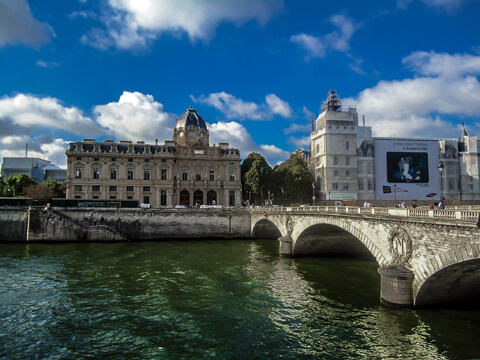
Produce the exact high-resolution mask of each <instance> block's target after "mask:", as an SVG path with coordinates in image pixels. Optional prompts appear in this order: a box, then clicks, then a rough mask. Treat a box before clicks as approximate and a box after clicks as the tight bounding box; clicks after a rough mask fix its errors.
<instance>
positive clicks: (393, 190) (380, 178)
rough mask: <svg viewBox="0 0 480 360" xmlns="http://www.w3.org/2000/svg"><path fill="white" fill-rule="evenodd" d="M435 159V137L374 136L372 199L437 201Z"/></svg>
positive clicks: (437, 186) (436, 146)
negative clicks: (398, 137)
mask: <svg viewBox="0 0 480 360" xmlns="http://www.w3.org/2000/svg"><path fill="white" fill-rule="evenodd" d="M438 159H439V147H438V141H436V140H421V139H418V140H414V139H376V140H375V183H376V198H377V199H380V200H432V201H433V200H439V199H440V174H439V172H438V168H437V165H438V161H439V160H438Z"/></svg>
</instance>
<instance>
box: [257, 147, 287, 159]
mask: <svg viewBox="0 0 480 360" xmlns="http://www.w3.org/2000/svg"><path fill="white" fill-rule="evenodd" d="M260 149H261V154H262V155H263V156H264V157H266V158H270V157H272V158H279V157H282V158H286V157H288V156H290V153H289V152H288V151H285V150H282V149H280V148H278V147H276V146H275V145H260Z"/></svg>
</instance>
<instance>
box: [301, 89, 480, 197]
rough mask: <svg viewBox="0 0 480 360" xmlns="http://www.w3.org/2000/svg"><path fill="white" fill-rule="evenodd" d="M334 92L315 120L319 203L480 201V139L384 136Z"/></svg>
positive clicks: (314, 161) (313, 152)
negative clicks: (343, 107)
mask: <svg viewBox="0 0 480 360" xmlns="http://www.w3.org/2000/svg"><path fill="white" fill-rule="evenodd" d="M341 106H342V105H341V101H340V98H339V97H338V95H337V93H336V92H335V91H334V90H331V91H330V92H329V94H328V98H327V100H326V101H325V102H324V104H323V107H322V110H324V111H323V112H322V113H321V114H320V115H319V116H318V118H317V119H316V121H315V126H314V128H313V129H312V133H311V141H310V156H311V157H310V159H311V160H310V161H311V166H312V169H313V174H314V178H315V183H316V191H317V194H316V195H317V199H320V201H322V200H324V201H330V200H332V201H345V200H359V201H374V200H381V201H384V200H402V201H403V200H411V201H422V200H423V201H434V200H437V201H438V200H440V198H441V197H442V196H443V198H444V199H446V200H462V201H475V200H480V180H479V179H480V162H479V161H480V142H479V140H477V137H476V136H469V135H468V134H467V132H466V130H465V125H464V126H463V129H462V133H461V135H460V138H459V139H458V140H457V139H425V138H394V137H392V138H380V137H373V136H372V128H371V127H369V126H365V123H364V122H363V124H361V125H360V124H359V123H358V114H357V111H356V108H355V107H353V106H349V107H348V109H347V110H342V109H341Z"/></svg>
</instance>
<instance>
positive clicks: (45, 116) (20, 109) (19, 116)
mask: <svg viewBox="0 0 480 360" xmlns="http://www.w3.org/2000/svg"><path fill="white" fill-rule="evenodd" d="M0 119H3V120H5V119H8V120H9V121H8V122H9V123H11V124H12V125H15V126H18V127H21V128H24V129H27V130H28V131H32V130H33V129H32V128H35V127H44V128H55V129H60V130H66V131H69V132H72V133H75V134H88V133H91V134H100V133H102V132H103V131H102V130H101V129H100V128H99V127H98V126H97V125H96V124H95V123H94V122H93V121H92V120H91V119H90V118H88V117H85V116H83V115H82V112H81V111H80V110H79V109H77V108H75V107H71V108H68V107H65V106H63V105H62V104H60V102H59V101H58V100H57V99H55V98H50V97H46V98H39V97H35V96H31V95H25V94H17V95H15V96H14V97H8V96H5V97H3V98H0Z"/></svg>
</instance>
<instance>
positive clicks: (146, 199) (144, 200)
mask: <svg viewBox="0 0 480 360" xmlns="http://www.w3.org/2000/svg"><path fill="white" fill-rule="evenodd" d="M143 203H144V204H150V196H144V197H143Z"/></svg>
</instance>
